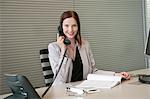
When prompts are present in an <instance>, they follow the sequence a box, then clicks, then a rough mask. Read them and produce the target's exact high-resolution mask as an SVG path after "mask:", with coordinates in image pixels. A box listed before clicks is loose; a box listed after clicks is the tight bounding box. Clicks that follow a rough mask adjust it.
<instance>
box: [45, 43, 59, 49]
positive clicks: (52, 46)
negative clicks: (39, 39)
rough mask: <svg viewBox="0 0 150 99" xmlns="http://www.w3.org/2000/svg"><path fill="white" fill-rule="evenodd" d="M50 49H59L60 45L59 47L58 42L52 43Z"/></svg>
mask: <svg viewBox="0 0 150 99" xmlns="http://www.w3.org/2000/svg"><path fill="white" fill-rule="evenodd" d="M50 48H56V49H58V48H59V45H58V43H57V42H51V43H49V44H48V49H50Z"/></svg>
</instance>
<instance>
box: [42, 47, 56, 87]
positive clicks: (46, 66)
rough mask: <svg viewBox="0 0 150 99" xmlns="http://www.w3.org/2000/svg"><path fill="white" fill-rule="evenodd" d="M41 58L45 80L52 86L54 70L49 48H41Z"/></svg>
mask: <svg viewBox="0 0 150 99" xmlns="http://www.w3.org/2000/svg"><path fill="white" fill-rule="evenodd" d="M40 59H41V65H42V70H43V75H44V80H45V84H46V86H50V85H52V83H53V76H54V74H53V71H52V68H51V66H50V62H49V58H48V49H41V50H40Z"/></svg>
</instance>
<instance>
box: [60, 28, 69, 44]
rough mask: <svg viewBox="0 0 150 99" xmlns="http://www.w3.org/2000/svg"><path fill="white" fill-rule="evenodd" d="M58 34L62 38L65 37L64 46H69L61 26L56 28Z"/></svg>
mask: <svg viewBox="0 0 150 99" xmlns="http://www.w3.org/2000/svg"><path fill="white" fill-rule="evenodd" d="M58 33H59V36H64V37H65V40H64V44H65V45H70V44H71V42H70V40H69V39H68V38H66V35H65V34H64V33H63V29H62V27H61V26H58Z"/></svg>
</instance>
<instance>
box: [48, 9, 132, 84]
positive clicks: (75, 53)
mask: <svg viewBox="0 0 150 99" xmlns="http://www.w3.org/2000/svg"><path fill="white" fill-rule="evenodd" d="M60 28H62V31H63V33H64V34H63V36H59V37H58V39H57V42H53V43H50V44H49V45H48V50H49V60H50V64H51V67H52V71H53V73H54V77H55V81H54V84H56V83H67V82H74V81H80V80H84V79H86V78H87V75H88V74H89V73H99V74H105V75H120V76H122V77H123V78H125V79H130V75H129V74H128V73H127V72H121V73H115V72H111V71H103V70H98V69H97V68H96V67H95V61H94V58H93V54H92V52H91V48H90V45H89V43H88V41H87V40H85V39H84V38H82V37H81V33H80V20H79V17H78V14H77V13H76V12H75V11H66V12H64V13H63V14H62V15H61V18H60ZM65 38H68V39H69V40H70V42H71V44H70V45H66V44H64V40H65ZM66 49H67V52H66V54H65V57H64V59H63V54H64V53H65V50H66ZM62 60H63V62H62V64H61V61H62ZM60 64H61V68H60V70H58V69H59V66H60Z"/></svg>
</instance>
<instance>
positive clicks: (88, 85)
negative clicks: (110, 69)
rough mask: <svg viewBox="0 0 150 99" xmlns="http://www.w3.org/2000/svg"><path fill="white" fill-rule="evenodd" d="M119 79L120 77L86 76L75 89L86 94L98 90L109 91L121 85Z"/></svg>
mask: <svg viewBox="0 0 150 99" xmlns="http://www.w3.org/2000/svg"><path fill="white" fill-rule="evenodd" d="M121 78H122V77H120V76H112V75H100V74H88V76H87V80H84V81H83V82H82V83H80V84H79V85H76V86H75V87H76V88H79V89H83V90H84V91H86V92H90V91H93V90H95V91H96V90H98V89H111V88H113V87H115V86H116V85H118V84H120V83H121Z"/></svg>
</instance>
